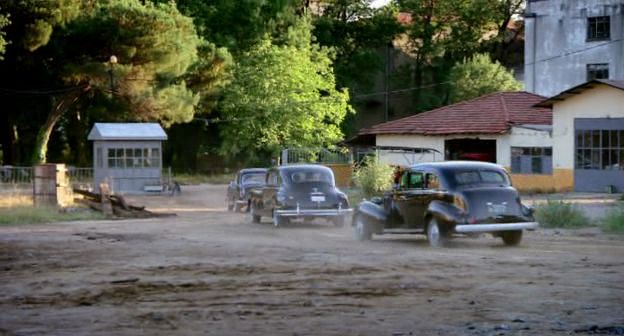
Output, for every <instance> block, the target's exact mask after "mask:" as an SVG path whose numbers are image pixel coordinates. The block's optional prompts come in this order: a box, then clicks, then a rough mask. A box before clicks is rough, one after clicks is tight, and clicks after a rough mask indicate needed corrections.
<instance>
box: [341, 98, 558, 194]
mask: <svg viewBox="0 0 624 336" xmlns="http://www.w3.org/2000/svg"><path fill="white" fill-rule="evenodd" d="M545 99H546V98H545V97H542V96H538V95H534V94H531V93H528V92H497V93H492V94H488V95H485V96H481V97H478V98H475V99H472V100H468V101H464V102H460V103H457V104H453V105H448V106H444V107H440V108H437V109H434V110H431V111H428V112H424V113H420V114H416V115H412V116H409V117H406V118H402V119H398V120H394V121H390V122H386V123H382V124H378V125H375V126H373V127H370V128H367V129H362V130H360V133H359V134H358V138H357V139H354V140H353V141H352V143H355V142H359V143H360V144H369V145H376V146H398V147H419V148H431V149H434V150H437V151H438V152H440V153H443V155H442V157H441V156H440V155H436V154H435V153H429V154H422V155H419V156H418V157H417V158H416V159H417V161H418V162H427V161H439V160H480V161H490V162H493V163H498V164H500V165H501V166H504V167H506V168H507V169H508V171H510V172H511V176H512V179H513V183H514V185H515V186H517V187H518V188H520V189H524V190H534V189H543V190H552V189H556V188H557V186H556V184H555V178H554V177H553V172H552V153H553V149H552V146H553V144H552V137H551V125H552V114H551V109H550V108H538V107H534V105H535V104H538V103H540V102H542V101H544V100H545ZM379 159H380V160H381V161H382V162H386V163H389V164H393V165H400V166H408V165H410V164H413V163H414V162H410V161H411V160H412V159H413V158H412V157H411V156H406V155H404V154H403V153H397V152H394V153H393V152H391V151H390V152H383V151H382V152H380V153H379Z"/></svg>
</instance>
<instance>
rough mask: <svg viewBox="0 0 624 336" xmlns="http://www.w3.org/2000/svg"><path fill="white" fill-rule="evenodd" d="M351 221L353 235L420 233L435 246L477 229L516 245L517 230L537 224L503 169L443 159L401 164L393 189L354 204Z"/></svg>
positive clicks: (534, 226)
mask: <svg viewBox="0 0 624 336" xmlns="http://www.w3.org/2000/svg"><path fill="white" fill-rule="evenodd" d="M353 226H354V230H355V235H356V238H357V239H359V240H368V239H371V238H372V235H373V234H386V233H423V234H426V235H427V239H428V240H429V244H430V245H431V246H433V247H440V246H444V244H445V243H446V242H447V241H448V239H449V238H451V237H452V236H453V235H454V234H478V233H491V234H493V235H494V236H495V237H501V238H502V239H503V242H504V243H505V244H506V245H517V244H519V243H520V241H521V240H522V231H523V230H525V229H529V230H530V229H535V228H536V227H537V226H538V223H537V222H535V220H534V219H533V210H532V209H531V208H529V207H527V206H525V205H523V204H522V203H521V202H520V197H519V195H518V192H517V191H516V189H514V188H513V187H512V186H511V183H510V178H509V176H508V174H507V172H506V171H505V170H504V169H503V168H501V167H500V166H498V165H495V164H491V163H485V162H474V161H448V162H436V163H423V164H417V165H414V166H411V167H410V168H408V169H406V170H405V172H404V173H403V174H402V175H401V179H400V182H399V185H398V186H396V187H395V189H394V190H392V191H390V192H387V193H385V194H384V196H383V197H378V198H373V199H371V200H370V201H366V200H365V201H363V202H362V203H360V204H359V206H358V207H357V209H356V210H355V211H354V214H353Z"/></svg>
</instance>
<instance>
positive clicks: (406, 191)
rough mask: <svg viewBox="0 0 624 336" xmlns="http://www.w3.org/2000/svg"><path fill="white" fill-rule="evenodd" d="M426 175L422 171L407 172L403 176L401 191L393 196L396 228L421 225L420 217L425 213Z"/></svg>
mask: <svg viewBox="0 0 624 336" xmlns="http://www.w3.org/2000/svg"><path fill="white" fill-rule="evenodd" d="M424 186H425V174H424V172H422V171H410V170H408V171H405V172H404V173H403V175H402V176H401V181H400V185H399V189H397V190H395V191H394V193H393V195H392V201H393V205H394V209H393V212H394V216H393V220H392V221H391V226H393V227H394V228H406V229H407V228H409V229H412V228H417V227H419V225H420V224H421V223H420V221H419V218H418V217H419V215H420V214H421V213H423V211H424V210H423V197H422V196H423V190H424Z"/></svg>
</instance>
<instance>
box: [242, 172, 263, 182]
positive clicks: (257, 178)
mask: <svg viewBox="0 0 624 336" xmlns="http://www.w3.org/2000/svg"><path fill="white" fill-rule="evenodd" d="M265 178H266V174H265V173H252V174H245V175H243V177H242V178H241V180H242V181H241V182H242V183H243V184H250V183H264V180H265Z"/></svg>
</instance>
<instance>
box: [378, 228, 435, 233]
mask: <svg viewBox="0 0 624 336" xmlns="http://www.w3.org/2000/svg"><path fill="white" fill-rule="evenodd" d="M382 233H384V234H385V233H391V234H423V233H425V231H423V230H419V229H385V230H383V232H382Z"/></svg>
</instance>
